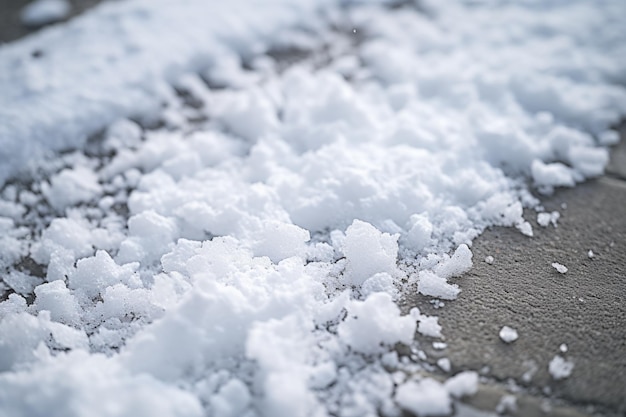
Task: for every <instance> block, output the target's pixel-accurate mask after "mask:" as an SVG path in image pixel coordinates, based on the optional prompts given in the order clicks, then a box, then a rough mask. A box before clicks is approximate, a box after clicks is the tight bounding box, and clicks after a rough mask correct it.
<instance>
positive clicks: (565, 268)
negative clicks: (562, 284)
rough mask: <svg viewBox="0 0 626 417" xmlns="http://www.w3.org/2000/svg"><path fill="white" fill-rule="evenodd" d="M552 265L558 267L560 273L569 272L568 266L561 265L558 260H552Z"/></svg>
mask: <svg viewBox="0 0 626 417" xmlns="http://www.w3.org/2000/svg"><path fill="white" fill-rule="evenodd" d="M552 267H553V268H554V269H556V270H557V271H558V272H559V273H560V274H564V273H566V272H567V267H566V266H565V265H561V264H560V263H558V262H552Z"/></svg>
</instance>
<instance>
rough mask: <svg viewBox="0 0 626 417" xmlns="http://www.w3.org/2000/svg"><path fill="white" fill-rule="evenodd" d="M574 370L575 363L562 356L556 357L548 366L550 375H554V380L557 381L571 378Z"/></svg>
mask: <svg viewBox="0 0 626 417" xmlns="http://www.w3.org/2000/svg"><path fill="white" fill-rule="evenodd" d="M573 370H574V362H572V361H568V360H566V359H565V358H563V357H562V356H560V355H556V356H554V358H552V360H551V361H550V364H549V365H548V371H549V372H550V375H552V378H554V379H556V380H559V379H565V378H567V377H569V376H570V375H571V374H572V371H573Z"/></svg>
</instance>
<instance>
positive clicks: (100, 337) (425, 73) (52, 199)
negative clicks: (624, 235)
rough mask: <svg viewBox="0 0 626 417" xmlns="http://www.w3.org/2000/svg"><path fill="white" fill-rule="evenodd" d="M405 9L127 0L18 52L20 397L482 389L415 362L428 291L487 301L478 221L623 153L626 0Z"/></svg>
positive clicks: (201, 404)
mask: <svg viewBox="0 0 626 417" xmlns="http://www.w3.org/2000/svg"><path fill="white" fill-rule="evenodd" d="M387 3H389V2H385V1H380V2H375V1H371V2H343V1H339V0H322V1H319V0H303V1H297V2H296V1H291V0H269V1H265V2H263V4H259V2H254V1H252V0H231V1H228V2H207V1H204V0H189V1H185V2H175V1H171V0H127V1H124V2H108V3H104V4H101V5H100V6H98V7H96V8H94V9H93V10H91V11H89V12H87V13H85V14H84V15H83V16H80V17H78V18H75V19H74V20H71V21H69V22H67V23H64V24H61V25H57V26H53V27H50V28H47V29H44V30H42V31H40V32H38V33H36V34H34V35H31V36H29V37H27V38H24V39H22V40H19V41H16V42H13V43H10V44H6V45H2V46H0V91H2V94H1V95H0V162H1V163H0V184H1V187H2V188H1V189H0V231H1V233H0V274H1V275H0V276H1V277H2V280H1V281H0V300H1V301H0V415H11V416H16V417H26V416H30V415H38V414H45V415H47V416H52V417H55V416H63V417H72V416H76V417H78V416H87V415H89V416H96V417H97V416H110V415H128V414H132V415H133V416H138V417H142V416H152V415H155V414H164V415H165V414H166V415H172V416H201V415H215V416H235V415H236V416H247V417H256V416H259V417H260V416H305V415H319V416H323V415H337V416H350V415H364V416H365V415H379V414H384V415H398V414H399V413H400V412H401V410H407V411H409V412H412V413H415V414H417V415H445V414H449V413H450V412H451V411H452V404H453V398H458V397H461V396H463V395H472V394H473V393H474V392H475V391H476V389H477V378H478V376H477V374H475V373H472V374H465V373H462V374H460V375H457V376H455V377H452V378H451V379H448V381H446V382H444V383H441V382H437V381H435V380H434V379H431V378H421V379H420V378H419V377H417V375H420V374H421V373H422V372H423V371H424V370H427V369H431V368H430V365H429V364H428V363H427V362H428V360H429V358H427V357H426V354H425V353H424V351H422V350H420V349H419V346H418V345H417V343H416V342H415V341H414V339H415V338H417V339H418V341H419V340H421V341H425V342H426V343H433V340H432V339H431V338H436V339H440V340H441V338H443V337H444V335H445V328H442V326H441V325H440V324H439V321H438V317H436V316H429V315H427V314H423V313H421V312H420V310H419V305H414V303H411V302H407V300H414V299H415V297H413V296H411V294H416V293H420V294H422V296H425V297H427V298H428V300H427V301H424V302H425V303H432V305H433V306H437V307H443V305H444V303H443V302H442V301H441V300H454V299H456V298H457V297H459V296H463V293H462V291H461V290H462V288H463V283H464V280H465V279H466V278H465V277H464V274H465V273H466V272H467V271H469V270H470V269H471V267H472V265H473V254H472V249H471V245H472V241H473V239H475V238H476V237H477V236H479V235H480V234H481V233H482V232H483V231H484V230H485V229H486V228H488V227H491V226H496V225H497V226H508V227H516V228H517V229H518V230H519V231H520V232H521V233H523V234H525V235H527V236H532V234H533V230H532V226H531V224H530V222H529V221H528V219H525V218H524V212H525V209H534V210H536V211H538V212H541V211H543V208H541V206H540V201H539V199H537V198H536V197H534V193H533V192H534V191H538V192H539V193H551V192H552V191H553V190H554V188H555V187H560V186H574V185H575V184H576V183H579V182H581V181H583V180H585V179H586V178H589V177H593V176H597V175H600V174H601V173H602V170H603V169H604V166H605V164H606V162H607V157H608V151H607V149H606V148H605V146H606V145H609V144H612V143H615V141H616V139H615V132H614V131H613V130H611V129H610V126H611V125H612V124H613V123H615V122H616V121H617V120H619V118H620V117H622V116H624V115H625V114H626V90H625V89H624V88H622V87H619V86H618V85H617V84H619V83H622V84H623V83H624V81H626V79H624V74H626V45H625V44H624V43H623V39H624V37H625V35H626V27H625V26H624V25H623V21H622V20H623V19H622V18H621V16H623V15H624V13H625V12H626V9H625V6H626V4H625V3H624V2H620V1H618V0H615V1H612V0H602V1H601V3H602V7H600V6H598V5H597V4H596V3H593V4H592V3H590V2H586V1H582V0H580V1H570V2H561V1H557V0H554V1H545V2H535V1H524V2H515V3H513V2H496V1H482V2H473V1H461V2H455V3H450V2H445V3H443V2H435V1H424V2H422V6H423V7H422V11H418V10H417V9H416V8H414V7H412V6H411V7H409V6H404V7H393V8H391V7H389V5H388V4H387ZM546 220H548V222H549V223H550V222H551V223H553V224H555V225H556V218H554V220H553V216H552V214H550V218H549V219H547V218H546V217H545V216H542V217H541V220H539V218H538V221H539V224H541V223H545V222H546ZM549 223H547V224H549ZM491 261H493V258H491ZM422 296H420V297H422ZM446 304H447V303H446ZM438 343H442V344H440V345H437V346H439V347H441V346H443V342H441V341H439V342H438ZM446 343H448V344H449V343H452V341H449V340H446ZM402 345H405V347H407V346H408V348H410V351H411V352H414V353H415V354H412V355H410V356H406V355H405V354H403V353H400V352H406V350H405V349H396V347H397V346H402ZM557 358H560V359H557ZM553 363H554V364H553ZM441 364H442V365H443V367H444V368H447V369H449V365H450V364H449V362H448V363H446V362H445V361H441ZM572 366H573V365H571V363H570V362H567V361H565V360H564V359H563V358H561V357H560V356H558V357H555V359H554V360H553V361H552V362H551V364H550V372H551V374H552V375H553V376H554V377H555V378H559V377H562V375H565V374H567V375H569V373H570V372H571V367H572ZM31 393H37V395H36V396H35V397H33V396H31V395H30V394H31Z"/></svg>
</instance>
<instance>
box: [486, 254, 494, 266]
mask: <svg viewBox="0 0 626 417" xmlns="http://www.w3.org/2000/svg"><path fill="white" fill-rule="evenodd" d="M494 260H495V259H494V258H493V256H491V255H489V256H487V257H486V258H485V262H487V263H488V264H489V265H493V261H494Z"/></svg>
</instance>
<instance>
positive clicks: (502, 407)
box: [496, 394, 517, 414]
mask: <svg viewBox="0 0 626 417" xmlns="http://www.w3.org/2000/svg"><path fill="white" fill-rule="evenodd" d="M516 411H517V398H515V396H514V395H511V394H506V395H503V396H502V398H500V402H499V403H498V405H497V406H496V413H498V414H504V413H514V412H516Z"/></svg>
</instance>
